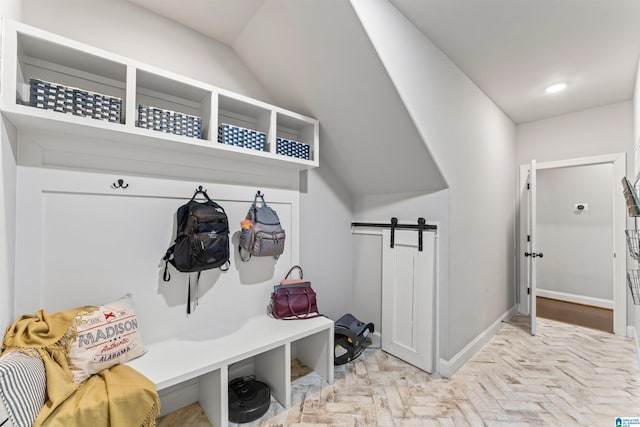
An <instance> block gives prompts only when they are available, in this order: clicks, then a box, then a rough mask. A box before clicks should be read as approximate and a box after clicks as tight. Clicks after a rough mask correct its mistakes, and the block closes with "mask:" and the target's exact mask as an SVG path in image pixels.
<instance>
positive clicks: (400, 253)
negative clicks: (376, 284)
mask: <svg viewBox="0 0 640 427" xmlns="http://www.w3.org/2000/svg"><path fill="white" fill-rule="evenodd" d="M390 234H391V233H390V230H383V234H382V330H381V335H382V349H383V350H384V351H386V352H387V353H389V354H392V355H394V356H396V357H398V358H399V359H402V360H404V361H405V362H407V363H410V364H412V365H414V366H416V367H418V368H420V369H422V370H424V371H426V372H432V371H433V357H434V356H433V346H434V342H433V341H434V336H435V334H434V330H433V325H434V297H433V295H434V277H435V275H434V272H435V270H434V264H435V262H434V259H435V235H434V234H435V233H433V232H425V233H423V250H422V251H419V250H418V233H417V232H416V231H415V230H395V239H394V240H395V243H394V248H391V247H390V246H391V237H390Z"/></svg>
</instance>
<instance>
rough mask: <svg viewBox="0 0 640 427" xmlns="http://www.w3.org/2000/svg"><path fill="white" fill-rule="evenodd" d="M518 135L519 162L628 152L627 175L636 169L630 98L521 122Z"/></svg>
mask: <svg viewBox="0 0 640 427" xmlns="http://www.w3.org/2000/svg"><path fill="white" fill-rule="evenodd" d="M516 135H517V150H516V158H517V162H518V163H517V164H518V165H524V164H527V163H530V162H531V160H533V159H536V160H537V161H538V162H546V161H552V160H565V159H575V158H579V157H589V156H598V155H602V154H612V153H627V174H630V173H631V171H633V121H632V105H631V102H630V101H625V102H619V103H616V104H610V105H605V106H602V107H596V108H591V109H588V110H583V111H578V112H575V113H570V114H565V115H562V116H557V117H552V118H550V119H545V120H538V121H535V122H529V123H523V124H519V125H518V126H517V128H516Z"/></svg>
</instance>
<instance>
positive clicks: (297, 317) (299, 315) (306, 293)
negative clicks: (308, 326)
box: [283, 289, 322, 320]
mask: <svg viewBox="0 0 640 427" xmlns="http://www.w3.org/2000/svg"><path fill="white" fill-rule="evenodd" d="M286 294H287V305H289V311H290V312H291V314H293V315H294V316H295V317H296V319H313V318H314V317H320V316H322V314H320V313H316V314H314V315H313V316H309V314H311V298H310V297H309V293H308V292H307V290H306V289H305V290H304V294H305V295H306V296H307V312H306V313H305V314H303V315H302V314H296V312H295V311H294V310H293V307H291V298H290V297H289V291H286ZM283 320H295V319H283Z"/></svg>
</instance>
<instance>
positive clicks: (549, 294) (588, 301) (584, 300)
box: [536, 288, 613, 310]
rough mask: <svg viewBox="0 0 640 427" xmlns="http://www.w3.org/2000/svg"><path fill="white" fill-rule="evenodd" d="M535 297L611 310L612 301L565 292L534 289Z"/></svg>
mask: <svg viewBox="0 0 640 427" xmlns="http://www.w3.org/2000/svg"><path fill="white" fill-rule="evenodd" d="M536 295H537V296H539V297H546V298H552V299H557V300H560V301H567V302H573V303H576V304H583V305H591V306H593V307H600V308H608V309H610V310H613V300H612V299H602V298H593V297H586V296H583V295H576V294H568V293H565V292H558V291H550V290H547V289H539V288H538V289H536Z"/></svg>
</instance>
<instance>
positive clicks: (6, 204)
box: [0, 118, 18, 331]
mask: <svg viewBox="0 0 640 427" xmlns="http://www.w3.org/2000/svg"><path fill="white" fill-rule="evenodd" d="M16 141H17V136H16V130H15V128H14V127H13V125H11V123H9V122H8V121H7V120H6V119H4V118H2V119H0V166H1V168H0V330H1V331H4V330H5V328H6V327H7V326H8V325H9V324H10V323H11V322H12V321H13V319H14V317H15V314H14V310H13V297H14V287H13V283H14V276H15V267H14V265H15V242H16V233H15V229H16V179H17V166H16V163H17V157H18V154H17V153H18V152H17V146H16Z"/></svg>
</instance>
